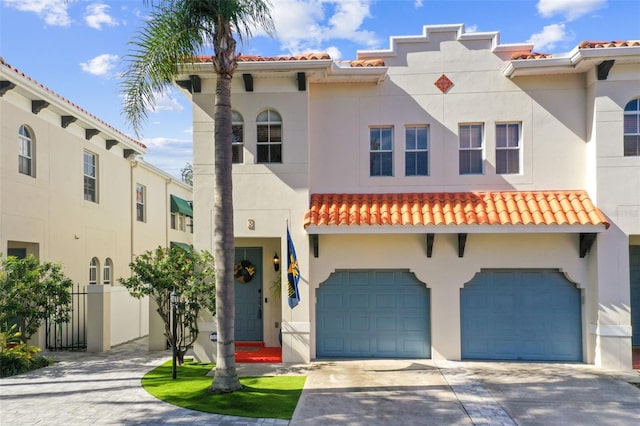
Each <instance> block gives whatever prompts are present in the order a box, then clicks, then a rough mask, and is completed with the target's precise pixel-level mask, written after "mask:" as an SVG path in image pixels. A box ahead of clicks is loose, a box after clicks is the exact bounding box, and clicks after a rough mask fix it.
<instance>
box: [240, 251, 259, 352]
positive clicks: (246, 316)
mask: <svg viewBox="0 0 640 426" xmlns="http://www.w3.org/2000/svg"><path fill="white" fill-rule="evenodd" d="M243 262H244V263H243ZM241 263H243V264H244V265H250V266H249V267H251V266H253V267H255V273H254V275H253V277H251V279H249V280H247V279H246V277H247V275H246V274H245V279H244V280H242V281H245V282H241V281H239V280H237V279H236V280H234V285H235V290H236V303H235V306H236V316H235V327H236V341H240V342H243V341H244V342H246V341H255V342H261V341H262V317H263V315H262V314H263V312H262V248H260V247H241V248H236V257H235V262H234V264H235V265H238V264H241Z"/></svg>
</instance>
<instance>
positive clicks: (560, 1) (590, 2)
mask: <svg viewBox="0 0 640 426" xmlns="http://www.w3.org/2000/svg"><path fill="white" fill-rule="evenodd" d="M606 4H607V0H540V1H539V2H538V6H537V7H538V12H539V13H540V15H542V16H543V17H545V18H549V17H552V16H555V15H562V16H564V17H565V19H566V20H567V21H573V20H575V19H578V18H580V17H581V16H584V15H587V14H589V13H591V12H593V11H594V10H598V9H601V8H603V7H605V6H606Z"/></svg>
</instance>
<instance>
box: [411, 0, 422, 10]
mask: <svg viewBox="0 0 640 426" xmlns="http://www.w3.org/2000/svg"><path fill="white" fill-rule="evenodd" d="M413 6H414V7H415V8H416V9H420V8H421V7H422V0H415V1H414V2H413Z"/></svg>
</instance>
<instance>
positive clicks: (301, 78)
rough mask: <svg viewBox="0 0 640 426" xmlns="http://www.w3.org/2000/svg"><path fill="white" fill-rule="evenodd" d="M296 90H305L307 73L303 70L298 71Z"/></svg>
mask: <svg viewBox="0 0 640 426" xmlns="http://www.w3.org/2000/svg"><path fill="white" fill-rule="evenodd" d="M297 79H298V91H299V92H304V91H305V90H307V75H306V74H305V73H303V72H299V73H298V78H297Z"/></svg>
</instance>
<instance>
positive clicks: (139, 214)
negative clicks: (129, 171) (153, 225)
mask: <svg viewBox="0 0 640 426" xmlns="http://www.w3.org/2000/svg"><path fill="white" fill-rule="evenodd" d="M136 220H137V221H138V222H146V221H147V187H146V186H144V185H142V184H139V183H136Z"/></svg>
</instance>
